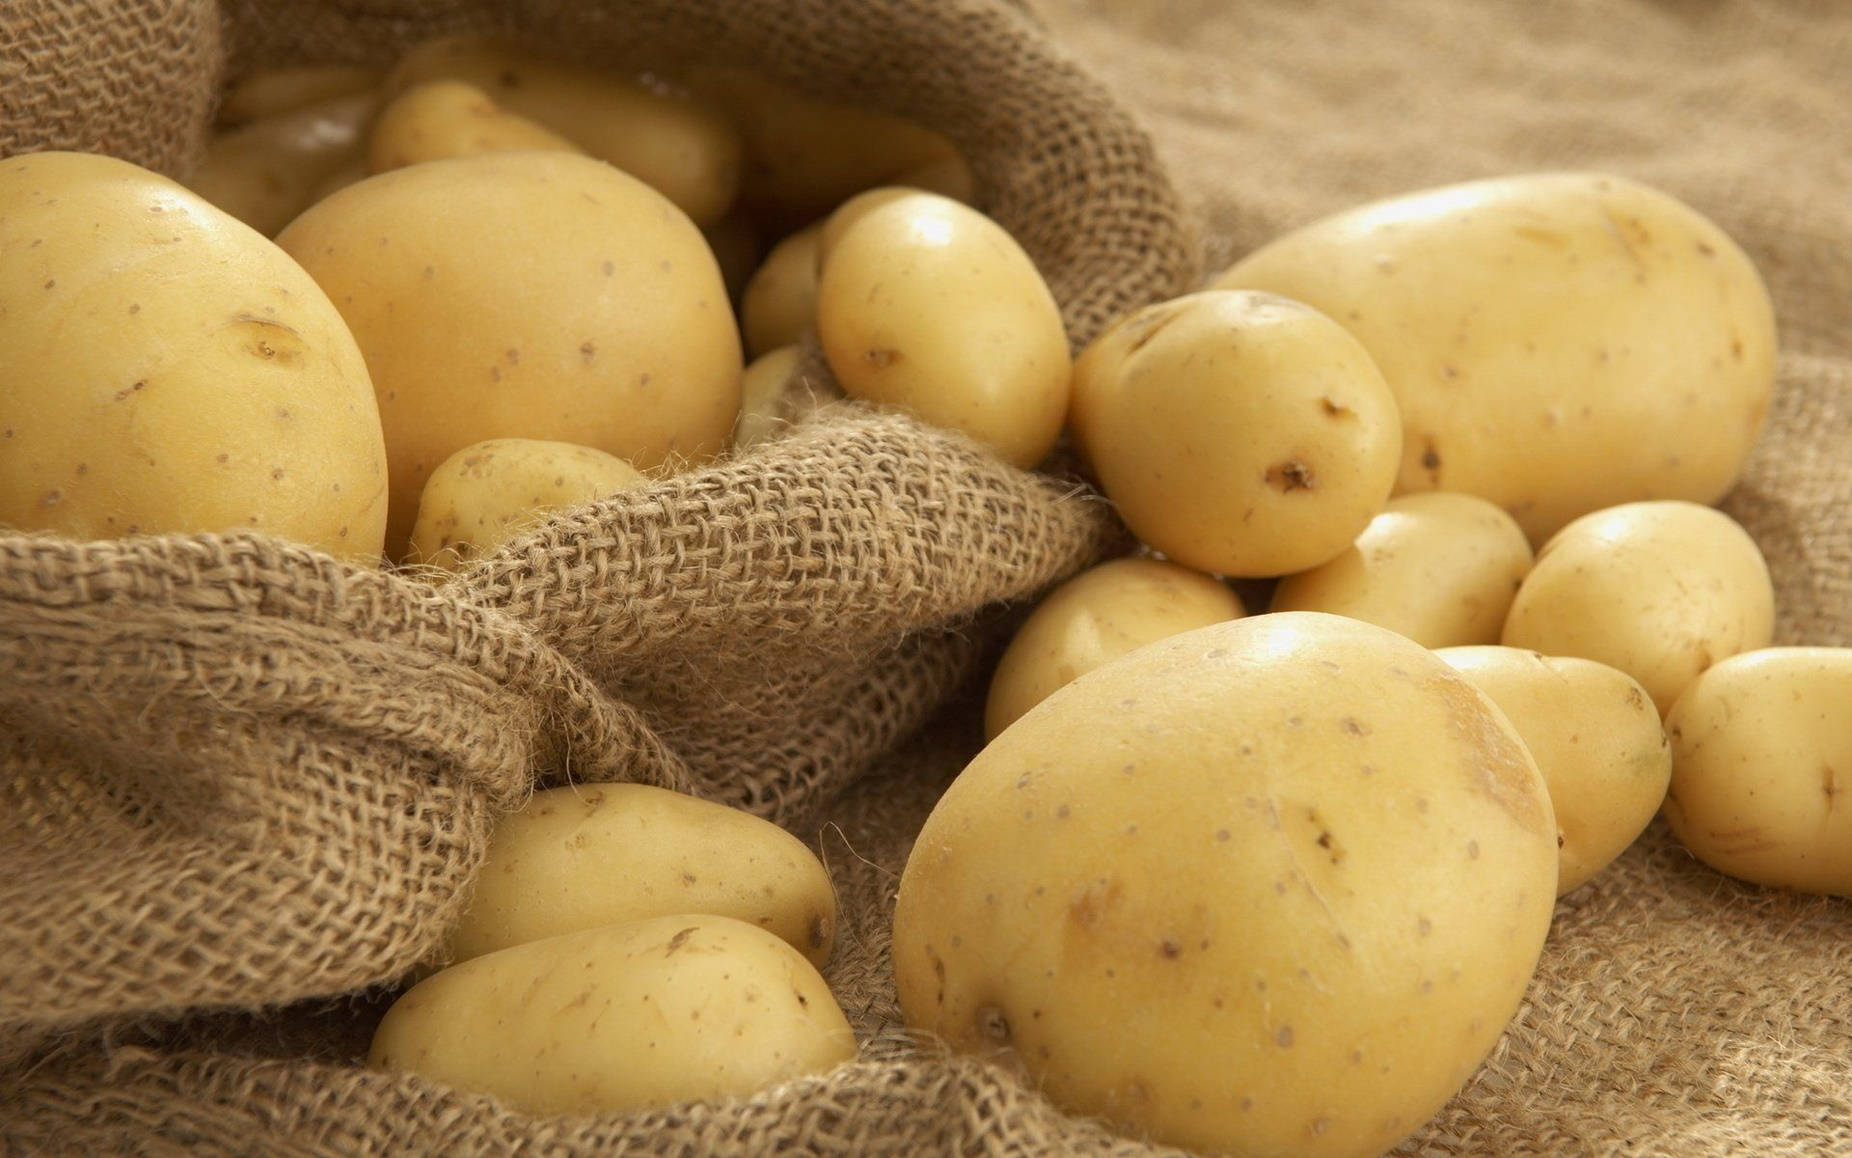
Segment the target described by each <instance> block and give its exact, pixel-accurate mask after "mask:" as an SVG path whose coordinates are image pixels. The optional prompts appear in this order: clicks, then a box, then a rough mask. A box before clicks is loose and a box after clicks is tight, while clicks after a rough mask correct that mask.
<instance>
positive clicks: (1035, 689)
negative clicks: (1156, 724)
mask: <svg viewBox="0 0 1852 1158" xmlns="http://www.w3.org/2000/svg"><path fill="white" fill-rule="evenodd" d="M1246 614H1247V608H1245V607H1244V606H1242V603H1241V597H1240V596H1239V595H1236V594H1235V592H1234V589H1233V588H1231V587H1229V586H1227V585H1226V584H1224V583H1222V582H1220V581H1219V580H1216V579H1214V578H1211V577H1210V576H1208V575H1204V574H1202V573H1201V572H1198V571H1192V570H1190V569H1189V568H1188V567H1182V566H1179V565H1177V564H1175V563H1171V562H1168V561H1166V560H1164V559H1149V558H1143V557H1140V556H1131V557H1129V558H1124V559H1112V560H1109V561H1107V562H1105V563H1101V564H1099V565H1098V566H1096V567H1091V568H1089V569H1087V570H1085V571H1082V572H1081V573H1080V574H1078V575H1076V576H1074V577H1073V578H1072V579H1069V580H1068V581H1067V582H1065V583H1063V584H1061V585H1060V586H1059V587H1056V588H1055V589H1054V590H1053V591H1050V592H1049V593H1048V594H1047V595H1046V596H1044V597H1043V599H1042V601H1041V602H1040V603H1038V604H1036V607H1035V610H1034V611H1032V612H1030V614H1029V618H1027V619H1025V620H1023V623H1022V626H1021V627H1019V628H1017V629H1016V634H1015V636H1014V637H1013V638H1011V640H1010V645H1009V647H1008V648H1006V649H1005V650H1004V652H1003V658H1001V659H999V660H998V661H997V668H996V671H994V672H993V673H992V674H991V677H990V694H989V697H988V698H987V700H986V701H985V705H984V735H985V737H986V738H987V739H992V738H995V737H996V735H997V733H999V732H1001V731H1003V729H1005V728H1007V727H1009V726H1010V725H1011V724H1013V723H1015V722H1016V720H1017V719H1018V718H1019V717H1020V716H1021V715H1022V714H1023V713H1024V712H1026V711H1028V710H1029V709H1030V708H1033V707H1034V706H1035V705H1037V704H1039V703H1041V702H1042V701H1043V700H1045V699H1047V698H1048V697H1049V696H1050V695H1051V694H1052V693H1053V692H1054V691H1055V689H1056V688H1059V687H1062V686H1063V685H1065V684H1068V683H1070V682H1072V681H1073V680H1074V678H1075V677H1077V676H1079V675H1082V674H1084V673H1086V672H1090V671H1092V670H1093V669H1094V668H1096V667H1099V666H1100V665H1101V664H1103V663H1106V662H1107V661H1109V660H1113V659H1116V658H1118V657H1119V656H1122V655H1124V654H1125V653H1126V652H1128V651H1131V650H1132V649H1133V648H1136V647H1141V646H1143V645H1144V644H1147V643H1151V642H1152V641H1154V640H1159V639H1166V638H1168V637H1170V636H1173V635H1179V634H1181V633H1183V632H1185V631H1189V630H1191V629H1193V628H1197V627H1207V626H1208V625H1209V624H1211V623H1220V622H1222V621H1223V620H1225V619H1239V618H1241V616H1243V615H1246Z"/></svg>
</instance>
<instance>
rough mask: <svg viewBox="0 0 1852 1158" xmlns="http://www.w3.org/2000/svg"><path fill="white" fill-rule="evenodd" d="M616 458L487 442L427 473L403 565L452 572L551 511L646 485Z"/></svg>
mask: <svg viewBox="0 0 1852 1158" xmlns="http://www.w3.org/2000/svg"><path fill="white" fill-rule="evenodd" d="M643 481H644V478H643V475H642V474H640V473H639V472H638V471H637V469H636V468H635V467H633V466H631V465H630V464H629V463H627V462H625V461H624V460H623V459H621V458H618V457H617V456H616V455H613V454H606V453H605V452H604V451H602V450H597V449H594V448H593V447H589V446H580V445H578V444H576V443H571V442H549V441H546V440H544V439H536V438H491V439H487V440H485V441H482V442H477V443H472V444H471V445H469V446H466V447H464V448H463V449H462V450H459V451H457V452H456V453H455V454H453V455H451V456H450V457H449V458H447V459H445V460H444V461H443V462H442V463H439V464H438V467H437V469H436V470H434V471H432V472H431V477H430V478H428V479H426V480H425V484H424V494H423V496H422V497H421V498H420V499H419V502H418V520H417V522H415V523H413V524H412V541H411V550H410V551H409V552H408V553H407V555H406V559H407V561H408V562H413V563H422V564H425V565H427V566H432V567H441V568H443V569H445V570H447V571H454V570H456V569H457V568H459V567H461V566H462V565H463V564H464V563H467V562H469V561H470V560H471V559H476V558H480V557H481V556H483V555H487V554H489V553H490V552H492V551H494V550H495V549H496V548H497V547H499V546H501V545H502V544H503V543H506V542H507V541H508V540H509V539H511V538H513V537H514V536H515V535H517V534H519V533H520V532H521V531H522V530H523V529H524V528H526V527H530V526H532V525H534V524H535V523H537V522H539V521H540V520H541V519H542V518H543V517H545V515H546V513H547V512H548V511H558V510H563V509H565V508H566V507H571V506H576V505H578V504H580V503H589V502H591V501H593V500H594V499H601V498H603V497H604V496H606V495H609V494H615V493H616V492H618V491H621V490H624V489H625V488H627V487H632V486H635V485H637V484H638V483H640V482H643Z"/></svg>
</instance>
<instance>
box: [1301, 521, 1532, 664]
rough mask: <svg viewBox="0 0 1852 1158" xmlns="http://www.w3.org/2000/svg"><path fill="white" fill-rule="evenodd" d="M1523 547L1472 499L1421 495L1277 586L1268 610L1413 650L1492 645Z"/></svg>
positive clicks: (1526, 547) (1512, 527) (1513, 529)
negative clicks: (1369, 629) (1342, 619)
mask: <svg viewBox="0 0 1852 1158" xmlns="http://www.w3.org/2000/svg"><path fill="white" fill-rule="evenodd" d="M1530 565H1531V549H1530V540H1528V539H1526V538H1525V537H1524V528H1522V527H1520V526H1518V524H1517V520H1515V519H1513V518H1512V517H1511V516H1510V515H1508V514H1506V513H1505V512H1504V511H1502V510H1500V509H1499V508H1498V507H1495V506H1493V505H1492V504H1491V503H1489V502H1487V501H1486V500H1484V499H1481V498H1475V497H1474V496H1472V495H1462V494H1454V493H1451V492H1447V491H1431V492H1428V493H1425V494H1415V495H1403V496H1401V497H1400V498H1394V499H1390V500H1389V502H1388V505H1386V506H1385V507H1384V508H1383V510H1382V513H1381V514H1379V515H1377V516H1376V517H1375V518H1373V519H1371V520H1370V525H1369V526H1367V527H1365V528H1364V529H1363V533H1362V534H1361V535H1358V536H1357V541H1356V542H1355V543H1353V544H1351V546H1350V548H1349V549H1348V550H1346V551H1344V552H1343V553H1342V554H1340V555H1338V556H1337V557H1336V558H1334V559H1331V560H1329V561H1328V562H1325V563H1321V564H1319V565H1318V566H1317V567H1314V568H1312V569H1311V570H1310V571H1301V572H1299V573H1298V574H1296V575H1288V576H1287V577H1286V578H1284V579H1282V580H1280V582H1279V584H1278V585H1277V586H1276V587H1275V588H1274V590H1273V600H1272V603H1271V604H1270V607H1271V609H1272V610H1274V611H1329V612H1331V613H1332V614H1334V615H1348V616H1350V617H1351V618H1352V619H1361V620H1364V621H1366V622H1369V623H1374V624H1376V625H1377V626H1378V627H1387V628H1388V629H1389V630H1391V631H1397V632H1400V633H1401V634H1403V635H1406V636H1408V638H1410V639H1412V640H1414V641H1415V642H1416V643H1419V644H1421V645H1422V646H1423V647H1458V646H1463V645H1466V644H1475V643H1497V642H1498V636H1499V632H1500V631H1501V630H1502V629H1503V628H1504V625H1505V613H1506V612H1507V611H1509V610H1510V609H1511V600H1512V597H1513V596H1515V595H1516V594H1517V591H1518V584H1519V583H1521V582H1523V581H1524V574H1525V572H1527V571H1529V570H1530Z"/></svg>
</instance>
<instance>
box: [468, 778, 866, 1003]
mask: <svg viewBox="0 0 1852 1158" xmlns="http://www.w3.org/2000/svg"><path fill="white" fill-rule="evenodd" d="M677 913H683V914H687V913H711V914H713V915H715V916H719V917H733V918H735V919H736V920H741V921H745V922H747V923H749V924H753V925H757V926H758V927H760V928H762V929H765V930H766V931H768V932H771V933H773V934H776V935H777V936H778V937H780V938H782V939H783V940H784V941H786V942H787V943H789V944H790V945H791V947H792V948H794V949H796V950H797V951H798V952H800V953H802V954H803V955H804V956H805V958H806V959H808V960H809V961H810V963H811V964H812V965H815V966H816V967H817V968H819V969H821V968H823V965H824V962H826V961H828V960H829V957H830V950H831V948H832V947H833V946H834V945H835V943H836V894H835V892H834V891H833V889H832V887H831V885H830V875H829V872H828V870H826V869H825V868H824V867H823V862H822V861H819V860H818V859H817V855H816V854H815V853H813V852H811V851H810V849H809V848H808V847H807V846H806V845H805V844H804V842H803V841H801V840H799V839H797V838H796V837H795V836H792V835H791V834H790V833H788V832H786V831H785V830H784V829H782V828H779V827H778V826H777V825H776V824H773V823H772V822H771V821H769V820H762V819H760V818H759V817H757V816H754V815H753V814H752V813H750V812H744V811H741V810H740V809H737V808H729V807H727V806H726V805H724V804H716V803H714V802H712V801H709V800H702V799H699V798H698V797H694V796H687V795H684V794H682V793H680V792H671V791H669V790H668V789H666V788H657V787H654V786H652V785H648V784H580V785H574V786H572V787H568V788H553V789H548V790H546V791H543V792H536V793H534V795H533V797H532V798H531V799H529V801H528V802H527V803H526V804H525V805H523V806H522V807H521V808H520V810H519V811H516V812H513V813H510V814H508V815H507V816H504V817H502V819H501V820H500V821H499V822H498V823H497V824H496V826H495V832H494V834H493V835H492V836H491V837H490V839H489V855H488V859H486V860H485V861H484V862H483V866H482V871H481V872H480V873H479V874H478V875H477V878H476V889H475V892H474V893H473V894H472V895H471V897H470V903H469V909H468V910H467V911H466V912H465V913H464V915H463V918H462V920H461V921H459V922H458V924H457V925H456V927H455V928H454V929H453V930H452V931H451V933H450V937H449V939H448V941H447V943H446V952H445V956H446V957H447V959H449V960H454V961H467V960H468V959H470V958H471V957H479V956H481V955H482V954H484V953H492V952H494V951H495V950H497V949H505V948H507V947H508V946H510V945H519V944H523V943H525V942H527V941H538V940H540V939H542V938H544V937H552V936H556V935H558V934H560V933H570V932H576V931H578V930H580V929H591V928H596V927H597V926H599V925H614V924H617V923H619V922H621V921H634V920H641V919H643V918H646V917H666V916H673V915H675V914H677Z"/></svg>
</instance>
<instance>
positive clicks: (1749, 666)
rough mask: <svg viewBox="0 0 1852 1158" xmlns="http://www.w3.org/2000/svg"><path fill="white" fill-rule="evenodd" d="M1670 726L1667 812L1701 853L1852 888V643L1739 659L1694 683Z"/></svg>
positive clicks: (1733, 866) (1807, 886)
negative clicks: (1849, 796)
mask: <svg viewBox="0 0 1852 1158" xmlns="http://www.w3.org/2000/svg"><path fill="white" fill-rule="evenodd" d="M1666 730H1667V731H1668V732H1669V733H1670V734H1671V737H1672V764H1673V767H1672V787H1671V790H1670V792H1669V794H1668V795H1667V797H1666V804H1665V815H1666V820H1667V822H1668V823H1669V824H1670V825H1671V827H1672V832H1673V835H1675V836H1677V837H1678V839H1679V840H1680V841H1681V842H1682V843H1683V844H1684V846H1685V847H1686V848H1688V849H1690V850H1691V851H1692V852H1693V853H1695V854H1696V855H1697V857H1698V859H1699V860H1702V861H1703V862H1704V863H1705V864H1708V865H1710V866H1711V867H1712V868H1715V869H1717V870H1718V871H1719V872H1724V873H1728V874H1729V875H1731V876H1733V877H1740V878H1742V879H1743V880H1746V881H1754V882H1755V883H1757V884H1763V885H1773V886H1778V887H1782V888H1791V889H1801V890H1804V891H1806V892H1811V893H1827V894H1831V895H1834V896H1841V897H1852V802H1848V800H1847V799H1843V798H1844V797H1846V796H1847V794H1848V793H1852V649H1848V648H1842V647H1769V648H1762V649H1760V650H1757V651H1750V652H1745V653H1743V654H1742V655H1736V656H1732V657H1730V658H1729V659H1726V660H1724V661H1722V662H1721V663H1719V664H1717V666H1716V667H1713V668H1711V669H1710V670H1709V671H1707V672H1705V673H1704V674H1703V675H1700V676H1699V677H1698V678H1697V679H1695V680H1693V681H1692V682H1691V686H1690V687H1688V688H1686V689H1685V692H1684V694H1683V695H1681V696H1679V698H1678V702H1677V703H1676V704H1674V705H1673V706H1672V711H1671V714H1669V715H1668V716H1667V717H1666Z"/></svg>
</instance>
